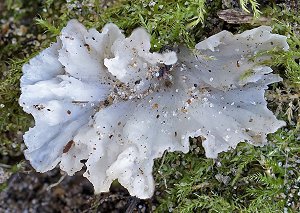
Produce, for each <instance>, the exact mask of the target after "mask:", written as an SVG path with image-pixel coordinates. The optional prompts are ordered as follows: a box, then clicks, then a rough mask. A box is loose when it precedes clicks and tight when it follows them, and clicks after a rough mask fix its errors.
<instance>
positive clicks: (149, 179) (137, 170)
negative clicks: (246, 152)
mask: <svg viewBox="0 0 300 213" xmlns="http://www.w3.org/2000/svg"><path fill="white" fill-rule="evenodd" d="M270 31H271V28H269V27H265V26H262V27H258V28H256V29H253V30H249V31H246V32H244V33H242V34H237V35H232V34H231V33H229V32H227V31H223V32H221V33H219V34H217V35H214V36H212V37H210V38H208V39H206V40H204V41H202V42H200V43H199V44H197V45H196V49H195V51H190V50H188V49H187V48H184V47H180V48H179V50H180V51H179V53H178V54H177V53H175V52H172V51H169V52H165V53H156V52H154V53H151V52H150V36H149V35H148V34H147V33H146V31H145V30H144V29H141V28H139V29H137V30H135V31H133V33H132V34H131V36H129V37H128V38H125V36H124V35H123V34H122V33H121V31H120V30H119V29H118V27H117V26H115V25H114V24H108V25H106V26H105V27H104V28H103V31H102V33H99V32H98V31H96V30H95V29H90V30H87V29H85V27H84V26H83V25H81V24H80V23H78V22H77V21H76V20H71V21H70V22H69V23H68V25H67V26H66V27H65V28H64V29H63V30H62V34H61V36H60V37H59V38H58V41H57V42H56V43H55V44H53V45H52V46H51V47H49V48H47V49H46V50H44V51H42V52H41V53H40V54H39V55H38V56H36V57H35V58H33V59H31V60H30V62H29V63H28V64H26V65H24V66H23V77H22V78H21V90H22V95H21V97H20V100H19V102H20V105H21V106H23V108H24V110H25V111H26V112H27V113H30V114H32V115H33V117H34V119H35V126H34V127H33V128H31V129H30V130H29V131H28V132H27V133H26V134H25V135H24V141H25V144H26V146H27V150H25V156H26V158H27V159H28V160H29V161H30V162H31V164H32V166H33V167H34V168H35V169H36V170H37V171H40V172H45V171H48V170H50V169H52V168H54V167H55V166H56V165H57V164H60V168H61V169H62V170H64V171H66V172H67V173H68V174H69V175H73V174H74V173H75V172H77V171H79V170H81V169H82V167H83V165H84V164H83V162H85V165H86V166H87V170H86V172H85V174H84V176H85V177H87V178H88V179H89V180H90V181H91V182H92V183H93V185H94V187H95V192H97V193H99V192H105V191H108V190H109V187H110V185H111V183H112V181H113V180H115V179H118V181H119V182H120V183H121V184H122V185H123V186H124V187H126V188H127V189H128V191H129V192H130V194H131V195H132V196H137V197H139V198H149V197H151V196H152V195H153V193H154V185H155V184H154V181H153V176H152V167H153V161H154V159H155V158H159V157H161V156H162V154H163V153H164V151H165V150H167V151H169V152H173V151H182V152H185V153H186V152H188V151H189V137H198V136H202V137H203V138H205V139H204V140H203V147H204V149H205V152H206V156H207V157H209V158H216V157H217V155H218V153H220V152H223V151H227V150H229V149H230V148H234V147H235V146H236V145H237V144H238V143H239V142H241V141H246V142H248V143H251V144H254V145H264V144H265V143H266V142H267V139H266V136H267V134H269V133H273V132H275V131H276V130H277V129H278V128H280V127H281V126H283V125H284V124H285V123H284V122H283V121H279V120H277V119H276V117H275V116H274V115H273V113H272V112H271V111H270V110H268V108H267V103H266V101H265V99H264V93H265V90H266V89H267V85H268V84H271V83H274V82H278V81H280V80H281V78H280V77H279V76H277V75H274V74H270V73H271V72H272V70H271V68H270V67H266V66H261V65H258V62H261V61H263V60H266V59H269V58H268V56H261V57H256V58H255V59H254V61H253V60H249V58H250V57H253V56H255V54H256V53H257V52H259V51H265V50H270V49H271V48H273V47H276V48H281V49H283V50H287V49H288V45H287V43H286V37H284V36H280V35H276V34H272V33H271V32H270Z"/></svg>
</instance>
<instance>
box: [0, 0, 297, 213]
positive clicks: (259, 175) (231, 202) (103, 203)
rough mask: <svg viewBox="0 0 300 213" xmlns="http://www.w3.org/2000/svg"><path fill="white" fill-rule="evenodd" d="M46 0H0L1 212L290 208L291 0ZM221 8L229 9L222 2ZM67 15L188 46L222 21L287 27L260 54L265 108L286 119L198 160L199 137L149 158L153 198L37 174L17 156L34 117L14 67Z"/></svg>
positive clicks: (293, 174) (293, 158)
mask: <svg viewBox="0 0 300 213" xmlns="http://www.w3.org/2000/svg"><path fill="white" fill-rule="evenodd" d="M174 2H175V1H165V0H155V1H154V0H153V1H152V0H151V1H150V0H133V1H126V0H119V1H100V0H84V1H75V0H67V1H64V0H57V1H53V0H47V1H42V0H39V1H35V0H29V1H21V0H5V1H1V2H0V14H1V15H0V23H1V29H0V50H1V51H0V184H1V185H0V190H1V194H0V212H125V211H127V212H152V211H156V212H168V211H175V212H299V211H300V202H299V200H300V189H299V188H300V173H299V166H300V146H299V145H300V142H299V141H300V135H299V132H300V131H299V127H300V118H299V113H300V101H299V96H300V65H299V58H300V49H299V47H300V39H299V38H300V37H299V32H300V27H299V24H300V18H299V13H298V12H299V11H298V6H299V5H298V3H297V1H296V0H294V1H292V0H289V1H288V0H287V1H275V0H273V1H263V0H262V1H255V0H248V1H246V0H241V1H233V0H223V1H221V0H217V1H210V0H189V1H183V0H179V1H176V3H174ZM228 9H230V10H228ZM71 18H76V19H78V20H80V21H81V22H83V23H84V24H85V25H86V26H87V27H96V28H97V29H101V28H102V26H103V25H104V24H105V23H107V22H114V23H116V24H117V25H118V26H119V27H120V28H122V29H124V30H125V33H126V34H129V33H130V32H131V31H132V30H133V29H134V28H136V27H138V26H142V27H144V28H146V29H147V31H148V32H149V33H150V34H151V43H152V49H153V50H159V49H161V48H162V47H165V46H166V45H170V44H173V43H177V44H181V43H183V44H186V45H188V46H189V47H193V46H194V44H195V43H196V42H198V41H201V40H202V39H204V38H205V37H208V36H210V35H213V34H215V33H217V32H220V31H221V30H224V29H226V30H230V31H231V32H234V33H235V32H241V31H244V30H246V29H251V28H253V27H255V26H259V25H262V24H266V25H271V26H272V27H273V32H274V33H279V34H282V35H286V36H288V38H289V39H288V42H289V45H290V50H289V51H288V52H278V51H277V50H272V51H270V52H269V53H268V54H271V55H272V56H273V59H274V60H272V61H270V62H268V65H270V66H271V67H272V68H273V69H274V72H276V73H278V74H280V75H281V77H282V78H283V79H284V80H283V82H281V83H277V84H273V85H272V86H271V87H270V89H269V90H268V91H267V94H266V98H267V100H268V103H269V106H268V107H269V108H270V109H271V110H272V111H273V112H274V113H275V114H276V116H277V117H278V118H279V119H283V120H285V121H286V122H287V126H286V127H284V128H282V129H280V130H278V131H277V132H276V133H274V134H272V135H270V136H269V141H270V144H269V145H268V146H265V147H253V146H251V145H247V144H243V143H241V144H240V145H239V146H238V147H237V149H235V150H231V151H229V152H227V153H222V154H221V155H220V156H219V157H218V159H216V160H212V159H207V158H205V156H204V150H203V148H202V146H201V138H197V139H191V151H190V152H189V153H188V154H185V155H184V154H182V153H168V154H165V155H164V157H163V158H162V159H158V160H157V161H156V163H155V167H154V175H155V180H156V183H157V186H156V190H157V191H156V193H155V195H154V196H153V198H152V199H149V200H139V199H137V198H134V197H131V196H130V195H129V194H128V192H127V191H126V190H125V189H124V188H122V187H121V186H120V185H119V184H118V183H117V182H115V183H114V184H113V185H112V188H111V192H110V193H105V194H101V195H94V194H93V188H92V186H91V184H90V183H89V182H88V181H87V180H86V179H84V178H82V176H81V174H76V175H75V176H72V177H68V176H65V174H64V173H62V172H60V170H58V169H55V170H53V171H50V172H47V173H45V174H40V173H36V172H35V171H34V170H33V169H32V168H31V167H30V165H29V163H28V162H27V161H25V160H24V156H23V154H22V150H24V148H25V147H24V144H23V143H22V135H23V133H24V132H25V131H27V130H28V128H29V127H30V126H32V125H33V120H32V118H31V117H30V116H29V115H27V114H25V113H24V112H23V111H22V109H21V108H20V107H19V106H18V103H17V100H18V96H19V78H20V76H21V67H22V65H23V64H24V63H26V62H27V61H28V60H29V58H31V57H33V56H34V55H35V54H37V53H38V52H39V51H41V50H42V49H44V48H45V47H47V46H48V45H49V43H51V41H54V40H55V37H56V36H57V35H58V34H59V32H60V29H61V28H62V27H63V26H64V25H65V24H66V22H67V21H68V20H70V19H71Z"/></svg>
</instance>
